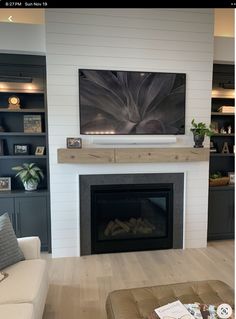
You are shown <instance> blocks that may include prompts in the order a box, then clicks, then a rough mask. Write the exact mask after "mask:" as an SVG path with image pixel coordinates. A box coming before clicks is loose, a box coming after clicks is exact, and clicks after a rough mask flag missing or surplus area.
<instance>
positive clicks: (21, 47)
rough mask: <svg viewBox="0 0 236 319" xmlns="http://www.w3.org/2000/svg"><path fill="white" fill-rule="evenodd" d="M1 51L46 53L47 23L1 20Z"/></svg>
mask: <svg viewBox="0 0 236 319" xmlns="http://www.w3.org/2000/svg"><path fill="white" fill-rule="evenodd" d="M0 39H1V40H0V52H1V53H19V54H45V25H43V24H36V25H34V24H22V23H6V22H0Z"/></svg>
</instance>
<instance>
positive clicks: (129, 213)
mask: <svg viewBox="0 0 236 319" xmlns="http://www.w3.org/2000/svg"><path fill="white" fill-rule="evenodd" d="M90 191H91V253H92V254H97V253H108V252H121V251H123V252H124V251H136V250H147V249H148V250H150V249H168V248H173V184H171V183H165V184H163V183H161V184H122V185H92V186H91V188H90Z"/></svg>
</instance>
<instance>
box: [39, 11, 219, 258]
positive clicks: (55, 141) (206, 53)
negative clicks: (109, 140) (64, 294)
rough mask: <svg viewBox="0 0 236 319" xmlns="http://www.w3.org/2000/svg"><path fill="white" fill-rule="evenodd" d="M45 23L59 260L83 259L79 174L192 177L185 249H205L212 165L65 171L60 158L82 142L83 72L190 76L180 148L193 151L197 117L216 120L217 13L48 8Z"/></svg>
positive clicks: (66, 167)
mask: <svg viewBox="0 0 236 319" xmlns="http://www.w3.org/2000/svg"><path fill="white" fill-rule="evenodd" d="M45 22H46V56H47V76H48V110H49V144H50V145H49V146H50V174H51V208H52V211H51V216H52V217H51V218H52V249H53V255H54V256H74V255H79V185H78V176H79V174H108V173H129V172H137V173H145V172H149V173H150V172H185V176H186V184H185V192H186V194H185V196H186V201H185V206H186V209H185V213H186V219H185V233H184V235H185V245H186V247H204V246H205V245H206V235H207V205H208V204H207V203H208V162H199V163H180V164H178V165H177V164H165V163H163V164H155V165H153V164H135V165H130V164H122V165H121V164H109V165H105V164H100V165H97V166H94V165H65V164H57V156H56V152H57V148H61V147H65V145H66V137H68V136H79V101H78V68H94V69H96V68H98V69H115V70H118V69H120V70H123V69H124V70H141V71H163V72H183V73H186V74H187V92H186V135H185V136H183V137H179V138H178V142H177V144H176V145H175V147H179V146H192V145H193V142H192V134H191V133H190V132H189V127H190V122H191V120H192V118H193V117H194V118H195V119H196V120H197V121H204V122H207V123H209V121H210V104H211V103H210V97H211V86H212V83H211V81H212V65H213V26H214V23H213V10H211V9H47V10H46V21H45ZM147 139H148V137H147ZM83 142H84V144H87V145H88V144H89V142H90V140H89V139H87V140H86V139H85V138H84V137H83Z"/></svg>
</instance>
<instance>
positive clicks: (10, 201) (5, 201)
mask: <svg viewBox="0 0 236 319" xmlns="http://www.w3.org/2000/svg"><path fill="white" fill-rule="evenodd" d="M14 210H15V209H14V198H9V197H7V198H2V197H0V215H3V214H4V213H8V215H9V217H10V220H11V222H12V225H13V228H14V230H15V231H16V229H15V216H14V215H15V214H14Z"/></svg>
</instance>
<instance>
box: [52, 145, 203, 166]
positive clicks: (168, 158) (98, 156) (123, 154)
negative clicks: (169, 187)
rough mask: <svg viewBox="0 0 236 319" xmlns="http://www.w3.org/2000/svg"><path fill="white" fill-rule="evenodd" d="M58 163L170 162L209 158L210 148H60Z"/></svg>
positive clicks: (195, 160)
mask: <svg viewBox="0 0 236 319" xmlns="http://www.w3.org/2000/svg"><path fill="white" fill-rule="evenodd" d="M57 155H58V163H67V164H96V163H97V164H99V163H163V162H165V163H170V162H176V163H177V162H197V161H208V160H209V148H193V147H184V148H183V147H181V148H179V147H178V148H81V149H67V148H60V149H58V152H57Z"/></svg>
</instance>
